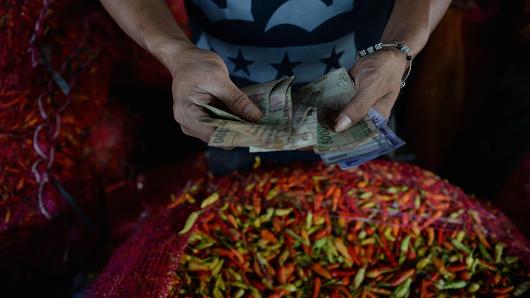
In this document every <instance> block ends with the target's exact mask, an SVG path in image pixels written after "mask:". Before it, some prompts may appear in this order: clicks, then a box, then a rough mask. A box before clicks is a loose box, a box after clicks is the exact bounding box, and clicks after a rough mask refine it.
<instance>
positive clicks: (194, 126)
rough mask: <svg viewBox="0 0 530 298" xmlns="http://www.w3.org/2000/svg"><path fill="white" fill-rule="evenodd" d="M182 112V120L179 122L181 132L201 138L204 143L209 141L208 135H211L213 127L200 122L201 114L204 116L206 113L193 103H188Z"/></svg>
mask: <svg viewBox="0 0 530 298" xmlns="http://www.w3.org/2000/svg"><path fill="white" fill-rule="evenodd" d="M183 110H184V113H182V114H183V115H184V116H183V118H184V119H183V122H182V123H181V129H182V132H184V133H185V134H186V135H189V136H193V137H196V138H199V139H201V140H202V141H204V142H205V143H208V142H209V141H210V137H211V136H212V135H213V133H214V131H215V128H214V127H213V126H210V125H205V124H204V123H202V122H200V119H201V117H202V116H206V113H205V112H204V111H203V110H202V109H201V108H200V107H199V106H196V105H194V104H192V105H188V106H187V107H186V108H185V109H183Z"/></svg>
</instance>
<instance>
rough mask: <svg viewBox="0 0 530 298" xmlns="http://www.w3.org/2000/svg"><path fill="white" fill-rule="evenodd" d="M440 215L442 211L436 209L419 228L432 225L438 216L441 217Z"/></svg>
mask: <svg viewBox="0 0 530 298" xmlns="http://www.w3.org/2000/svg"><path fill="white" fill-rule="evenodd" d="M442 215H443V212H442V211H441V210H438V211H436V212H435V213H434V214H433V215H432V216H431V217H430V218H429V219H427V220H426V221H425V222H424V223H423V225H422V226H421V229H422V230H423V229H425V228H427V227H428V226H430V225H432V224H433V223H435V222H436V221H437V220H439V219H440V217H442Z"/></svg>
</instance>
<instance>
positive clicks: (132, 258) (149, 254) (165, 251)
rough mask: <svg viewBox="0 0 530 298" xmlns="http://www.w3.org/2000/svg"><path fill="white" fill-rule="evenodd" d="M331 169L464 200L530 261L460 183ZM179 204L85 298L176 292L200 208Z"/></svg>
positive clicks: (392, 170)
mask: <svg viewBox="0 0 530 298" xmlns="http://www.w3.org/2000/svg"><path fill="white" fill-rule="evenodd" d="M324 169H325V168H324V167H323V166H322V165H320V164H316V165H310V166H297V167H290V168H275V169H263V170H258V171H257V172H256V173H252V174H253V175H254V174H256V175H260V176H262V177H271V178H276V179H278V180H283V181H291V180H296V179H297V178H299V177H300V175H306V174H307V173H310V174H309V175H318V173H321V172H323V171H324ZM333 171H336V172H335V173H336V176H337V177H342V178H337V179H345V178H344V177H347V178H346V179H347V180H348V181H350V182H348V184H347V185H349V186H348V187H350V189H351V188H352V187H354V186H353V185H356V182H354V181H366V182H367V183H368V184H372V183H374V184H376V185H386V186H407V187H409V188H410V189H413V190H416V191H425V192H428V193H429V194H431V195H432V196H434V197H436V196H443V197H446V198H450V199H451V201H452V202H455V203H457V204H460V205H459V206H460V207H459V208H462V207H463V206H465V207H467V208H472V209H474V210H477V211H478V212H479V213H480V214H481V218H482V220H484V221H488V222H490V221H491V222H493V221H494V222H495V223H496V225H495V226H494V227H493V226H492V227H487V229H488V231H487V232H488V234H489V235H495V238H496V239H499V240H505V241H506V243H509V244H510V248H509V250H510V252H511V253H514V254H515V255H518V256H521V257H522V258H523V261H525V262H526V265H527V266H528V265H530V263H529V259H528V256H529V252H530V246H529V245H528V242H527V241H526V240H525V238H524V237H523V236H522V235H521V234H520V233H519V232H518V231H517V229H516V228H515V227H514V226H513V224H512V223H511V222H510V221H509V220H508V219H507V218H506V217H505V216H504V215H502V214H500V213H499V212H498V211H497V210H496V209H495V208H493V207H491V206H485V205H482V204H481V203H480V202H478V201H477V200H476V199H473V198H471V197H468V196H467V195H465V194H464V193H463V192H462V191H461V190H460V189H458V188H457V187H455V186H452V185H450V184H449V183H448V182H447V181H444V180H442V179H440V178H438V177H437V176H435V175H434V174H432V173H430V172H427V171H424V170H421V169H419V168H418V167H415V166H411V165H407V164H399V163H393V162H384V161H375V162H370V163H367V164H364V165H362V166H361V167H359V169H358V170H355V171H353V172H349V173H347V174H345V173H344V172H340V171H339V170H338V169H335V170H331V172H329V171H328V170H326V173H327V174H331V177H333ZM345 175H346V176H345ZM248 176H249V175H242V174H237V173H236V174H234V175H232V176H228V177H224V178H219V179H213V180H210V181H209V183H206V184H204V185H205V187H204V189H203V191H201V192H199V193H198V194H197V196H196V197H197V198H198V197H202V196H203V195H207V194H208V193H212V192H218V193H220V194H221V196H223V194H225V195H227V194H228V195H230V194H233V195H234V196H236V197H237V196H238V193H237V192H235V193H234V189H236V191H237V189H240V187H242V188H244V187H245V184H244V182H243V181H245V179H246V177H248ZM240 183H243V184H240ZM264 188H267V187H266V186H265V187H264ZM266 193H268V190H264V191H263V194H266ZM343 193H344V192H343ZM176 202H178V199H177V201H175V202H173V203H172V204H170V205H169V207H168V208H169V210H168V211H166V212H165V213H164V214H162V215H160V216H159V217H157V218H154V219H152V220H149V221H146V222H145V223H144V224H143V225H142V227H141V228H140V229H139V230H138V231H137V232H136V233H135V234H134V235H133V236H132V237H131V238H130V239H129V240H128V241H127V242H126V243H124V244H123V245H122V246H121V247H120V248H119V249H117V250H116V251H115V253H114V255H113V256H112V258H111V259H110V261H109V263H108V264H107V266H106V268H105V269H104V271H103V272H102V273H101V275H100V276H99V277H98V279H97V280H96V281H95V282H94V284H93V285H92V287H91V289H90V290H89V291H88V293H87V297H168V296H173V295H175V289H174V285H175V282H176V281H175V279H174V276H175V272H176V270H177V268H178V263H179V258H180V256H181V255H182V253H183V250H184V249H185V246H186V241H187V239H186V237H187V235H185V236H179V235H178V231H180V230H181V229H182V226H183V223H184V221H185V219H186V218H187V216H188V214H189V213H190V212H191V211H192V209H196V208H197V205H196V204H195V205H179V206H180V207H177V208H176V209H171V207H172V206H175V205H176V204H177V203H176ZM186 206H187V207H186ZM411 212H413V211H411ZM448 212H449V210H448ZM447 216H448V214H443V215H442V217H447ZM204 217H205V218H208V215H207V214H206V213H204ZM434 224H435V228H436V226H438V227H439V225H440V224H442V225H444V223H441V222H440V223H438V222H435V223H434ZM199 225H200V223H199ZM464 225H465V223H464ZM446 228H447V227H446ZM508 231H509V232H508ZM172 277H173V278H172Z"/></svg>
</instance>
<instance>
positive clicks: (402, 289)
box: [390, 278, 412, 298]
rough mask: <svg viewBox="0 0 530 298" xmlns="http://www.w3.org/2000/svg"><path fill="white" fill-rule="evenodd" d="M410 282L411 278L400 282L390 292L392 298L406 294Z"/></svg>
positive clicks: (398, 297)
mask: <svg viewBox="0 0 530 298" xmlns="http://www.w3.org/2000/svg"><path fill="white" fill-rule="evenodd" d="M411 284H412V278H407V279H406V280H405V282H403V283H402V284H400V285H399V286H398V287H397V288H396V289H395V290H394V292H392V296H390V297H392V298H402V297H405V296H406V295H407V293H408V292H409V291H410V285H411Z"/></svg>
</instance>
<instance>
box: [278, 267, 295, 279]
mask: <svg viewBox="0 0 530 298" xmlns="http://www.w3.org/2000/svg"><path fill="white" fill-rule="evenodd" d="M294 270H295V266H294V264H293V263H289V264H287V265H285V266H282V267H280V269H279V270H278V282H279V283H281V284H285V283H287V282H288V280H289V278H290V277H291V276H292V275H293V272H294Z"/></svg>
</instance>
